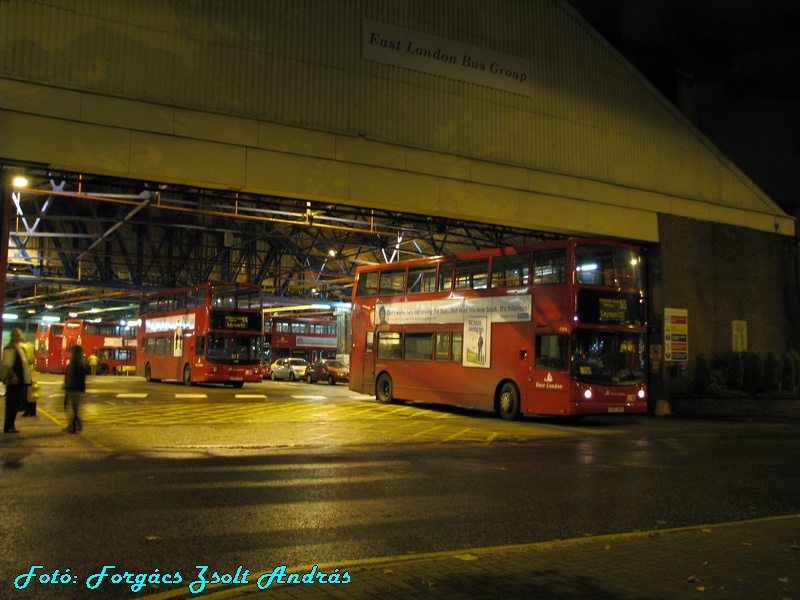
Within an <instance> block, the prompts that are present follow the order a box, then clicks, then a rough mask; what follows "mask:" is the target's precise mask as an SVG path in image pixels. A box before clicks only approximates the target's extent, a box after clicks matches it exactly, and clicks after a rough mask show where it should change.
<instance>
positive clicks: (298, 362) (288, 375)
mask: <svg viewBox="0 0 800 600" xmlns="http://www.w3.org/2000/svg"><path fill="white" fill-rule="evenodd" d="M307 372H308V361H307V360H306V359H304V358H279V359H278V360H276V361H275V362H274V363H272V366H271V367H270V373H269V378H270V379H271V380H272V381H275V380H276V379H288V380H289V381H297V380H298V379H303V378H304V377H305V376H306V373H307Z"/></svg>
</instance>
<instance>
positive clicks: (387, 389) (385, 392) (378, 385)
mask: <svg viewBox="0 0 800 600" xmlns="http://www.w3.org/2000/svg"><path fill="white" fill-rule="evenodd" d="M375 399H376V400H377V401H378V402H380V403H381V404H391V403H392V402H394V384H393V383H392V376H391V375H389V374H388V373H381V374H380V375H379V376H378V380H377V381H376V382H375Z"/></svg>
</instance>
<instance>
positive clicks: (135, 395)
mask: <svg viewBox="0 0 800 600" xmlns="http://www.w3.org/2000/svg"><path fill="white" fill-rule="evenodd" d="M117 398H147V394H117Z"/></svg>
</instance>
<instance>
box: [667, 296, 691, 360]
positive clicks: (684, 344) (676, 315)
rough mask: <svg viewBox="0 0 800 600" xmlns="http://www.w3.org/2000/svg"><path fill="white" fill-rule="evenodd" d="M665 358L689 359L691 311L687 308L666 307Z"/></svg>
mask: <svg viewBox="0 0 800 600" xmlns="http://www.w3.org/2000/svg"><path fill="white" fill-rule="evenodd" d="M664 360H665V361H669V362H687V361H688V360H689V311H688V310H686V309H685V308H665V309H664Z"/></svg>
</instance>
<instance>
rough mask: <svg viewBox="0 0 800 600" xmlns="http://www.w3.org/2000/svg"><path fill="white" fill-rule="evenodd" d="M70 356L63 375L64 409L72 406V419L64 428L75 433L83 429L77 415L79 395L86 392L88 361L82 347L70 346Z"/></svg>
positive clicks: (79, 402)
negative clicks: (65, 372)
mask: <svg viewBox="0 0 800 600" xmlns="http://www.w3.org/2000/svg"><path fill="white" fill-rule="evenodd" d="M71 352H72V356H71V357H70V359H69V363H67V374H66V376H65V377H64V410H69V407H70V406H71V407H72V419H71V421H70V423H69V425H67V427H66V428H65V429H64V431H66V432H67V433H76V432H78V431H80V430H81V429H83V425H82V424H81V419H80V416H79V411H80V404H81V397H82V396H83V394H84V393H85V392H86V374H87V373H88V372H89V363H87V362H86V358H85V357H84V356H83V348H82V347H81V346H75V347H74V348H71Z"/></svg>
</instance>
